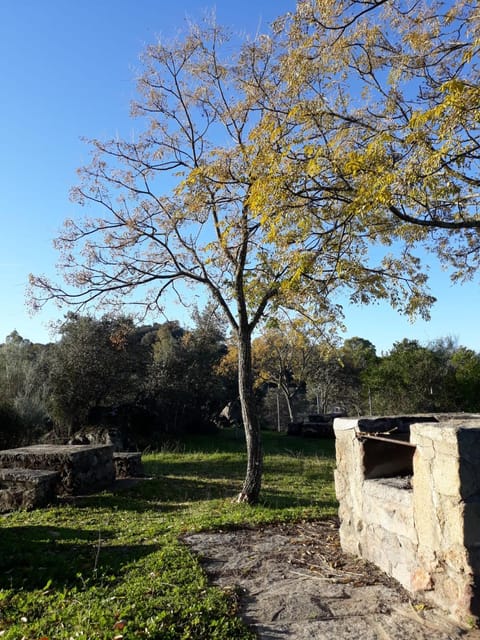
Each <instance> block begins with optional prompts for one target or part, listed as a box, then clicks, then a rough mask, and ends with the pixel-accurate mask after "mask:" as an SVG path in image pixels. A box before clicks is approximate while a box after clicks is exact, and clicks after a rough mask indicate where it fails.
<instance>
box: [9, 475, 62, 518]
mask: <svg viewBox="0 0 480 640" xmlns="http://www.w3.org/2000/svg"><path fill="white" fill-rule="evenodd" d="M58 479H59V474H58V473H57V472H56V471H46V470H43V469H22V468H13V469H3V468H0V513H5V512H7V511H14V510H16V509H34V508H37V507H44V506H46V505H48V504H50V503H52V502H54V501H55V497H56V486H57V483H58Z"/></svg>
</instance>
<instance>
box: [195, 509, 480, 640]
mask: <svg viewBox="0 0 480 640" xmlns="http://www.w3.org/2000/svg"><path fill="white" fill-rule="evenodd" d="M185 542H186V543H187V544H188V545H189V546H190V547H191V549H192V550H193V551H194V552H195V553H196V554H198V555H199V556H200V558H201V560H202V563H203V565H204V567H205V570H206V572H207V574H208V575H209V576H210V578H211V580H212V582H213V583H214V584H216V585H218V586H220V587H221V588H223V589H235V591H236V593H239V594H240V606H241V612H242V616H243V617H244V619H245V620H246V622H247V623H248V624H249V625H250V626H251V627H252V628H253V629H255V631H256V632H257V634H258V636H259V638H260V639H261V640H286V639H287V638H288V639H289V640H350V639H351V640H427V639H428V640H433V639H435V640H459V639H460V638H462V639H464V640H480V632H479V631H478V630H472V629H469V628H467V627H465V628H462V627H460V626H458V625H457V624H455V623H454V622H452V621H451V620H450V619H449V618H448V617H447V615H446V614H445V613H444V612H440V611H438V610H435V609H433V608H431V607H428V606H425V605H424V604H423V603H421V602H415V601H413V600H412V599H411V597H410V596H409V594H408V593H407V592H406V591H405V590H404V589H402V587H401V586H400V585H399V584H398V583H397V582H396V581H395V580H393V579H391V578H389V577H388V576H386V575H385V574H384V573H382V572H381V571H380V570H378V569H377V568H376V567H374V566H373V565H371V564H369V563H366V562H364V561H362V560H360V559H357V558H354V557H353V556H350V555H346V554H344V553H343V552H342V550H341V548H340V544H339V539H338V523H337V522H336V520H333V519H332V520H323V521H319V522H305V523H300V524H295V525H291V524H287V525H274V526H270V527H263V528H258V529H253V528H252V529H241V530H235V531H225V532H222V531H220V532H215V533H201V534H195V535H190V536H187V537H185Z"/></svg>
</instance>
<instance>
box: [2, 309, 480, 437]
mask: <svg viewBox="0 0 480 640" xmlns="http://www.w3.org/2000/svg"><path fill="white" fill-rule="evenodd" d="M252 353H253V363H254V381H255V398H256V407H257V409H256V419H257V421H258V423H259V425H260V426H261V427H264V428H273V429H277V428H281V429H285V428H286V426H287V423H288V422H294V421H298V420H301V419H303V418H304V417H305V416H308V415H309V414H312V413H320V414H325V413H330V412H331V411H332V409H333V408H334V407H339V408H341V410H343V411H344V412H346V413H347V414H349V415H359V414H361V415H368V414H375V415H379V414H395V413H412V412H433V411H435V412H449V411H479V410H480V354H479V353H477V352H475V351H473V350H472V349H468V348H467V347H464V346H460V345H458V344H457V342H456V341H455V340H453V339H451V338H442V339H439V340H436V341H434V342H431V343H429V344H427V345H422V344H420V343H419V342H418V341H417V340H407V339H404V340H402V341H400V342H396V343H395V344H394V345H393V347H392V348H391V349H390V351H388V352H387V353H385V354H382V355H378V354H377V353H376V348H375V345H373V344H372V343H371V342H369V341H368V340H365V339H363V338H359V337H355V338H350V339H347V340H345V341H343V342H342V343H341V344H338V345H336V346H332V344H331V342H330V341H328V340H327V339H326V338H314V337H312V336H310V335H308V334H307V333H305V332H302V331H301V330H300V328H299V327H296V326H295V325H291V326H289V327H287V326H286V325H284V326H275V327H270V328H267V329H265V331H264V332H263V333H262V334H261V335H259V336H257V337H256V338H255V339H254V341H253V346H252ZM237 377H238V371H237V347H236V344H235V342H234V341H232V339H229V338H227V336H226V333H225V328H224V326H223V325H222V324H221V322H219V320H218V318H217V317H216V315H215V313H214V312H213V311H212V309H211V308H210V307H207V309H206V310H205V311H203V312H202V313H196V314H195V316H194V318H193V327H192V328H189V329H185V328H183V327H182V326H181V325H180V324H179V323H178V322H165V323H163V324H152V325H142V326H137V325H135V324H134V322H133V321H132V320H131V319H130V318H128V317H117V318H112V317H109V316H104V317H102V318H100V319H95V318H92V317H89V316H80V315H75V314H69V315H68V316H67V317H66V321H65V322H64V324H63V325H62V326H61V328H60V330H59V339H58V341H57V342H54V343H50V344H46V345H43V344H34V343H32V342H31V341H30V340H28V339H25V338H22V337H21V336H20V335H19V334H18V333H17V332H16V331H14V332H12V333H11V334H10V335H9V336H8V337H7V338H6V340H5V342H4V343H3V344H0V398H1V400H0V446H1V447H2V448H5V447H10V446H16V445H20V444H26V443H32V442H37V441H39V440H41V439H42V438H45V437H48V438H50V439H54V440H57V441H66V440H68V439H69V438H71V437H72V436H73V435H74V434H76V433H78V432H82V431H84V430H85V429H87V430H88V429H92V428H97V429H99V428H104V429H116V430H118V431H119V432H121V436H122V439H123V441H124V446H127V447H140V448H145V447H147V446H151V447H155V446H159V445H160V444H161V443H162V442H163V441H164V440H165V439H169V438H175V437H178V436H179V435H181V434H182V433H186V432H187V433H188V432H190V433H191V432H199V431H202V432H205V431H211V432H212V433H213V432H214V429H215V428H217V427H219V426H222V425H223V424H225V420H224V421H223V422H222V421H221V419H220V415H221V413H222V410H223V409H224V408H225V407H226V406H229V407H230V408H232V407H233V410H231V411H230V413H228V421H234V420H235V418H236V419H237V420H238V422H241V417H240V411H239V410H237V411H235V406H236V405H237V406H238V390H237ZM224 416H225V413H224ZM228 421H227V422H228Z"/></svg>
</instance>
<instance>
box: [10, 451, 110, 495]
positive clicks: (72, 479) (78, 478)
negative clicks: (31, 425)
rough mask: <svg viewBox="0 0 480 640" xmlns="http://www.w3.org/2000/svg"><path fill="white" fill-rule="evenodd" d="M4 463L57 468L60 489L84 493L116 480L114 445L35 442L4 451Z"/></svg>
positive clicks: (33, 467)
mask: <svg viewBox="0 0 480 640" xmlns="http://www.w3.org/2000/svg"><path fill="white" fill-rule="evenodd" d="M0 467H4V468H24V469H44V470H45V469H46V470H50V471H57V472H58V474H59V477H58V482H57V493H58V494H60V495H68V494H72V495H80V494H82V493H91V492H94V491H99V490H101V489H105V488H107V487H109V486H111V484H112V483H113V481H114V480H115V468H114V465H113V447H112V446H110V445H48V444H43V445H33V446H30V447H22V448H19V449H6V450H4V451H0Z"/></svg>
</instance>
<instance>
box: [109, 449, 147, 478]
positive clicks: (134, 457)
mask: <svg viewBox="0 0 480 640" xmlns="http://www.w3.org/2000/svg"><path fill="white" fill-rule="evenodd" d="M113 464H114V466H115V477H116V478H141V477H143V476H144V475H145V473H144V470H143V465H142V454H141V453H140V452H138V451H115V452H114V454H113Z"/></svg>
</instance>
